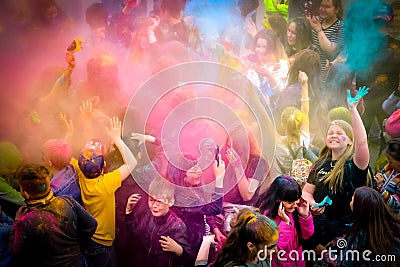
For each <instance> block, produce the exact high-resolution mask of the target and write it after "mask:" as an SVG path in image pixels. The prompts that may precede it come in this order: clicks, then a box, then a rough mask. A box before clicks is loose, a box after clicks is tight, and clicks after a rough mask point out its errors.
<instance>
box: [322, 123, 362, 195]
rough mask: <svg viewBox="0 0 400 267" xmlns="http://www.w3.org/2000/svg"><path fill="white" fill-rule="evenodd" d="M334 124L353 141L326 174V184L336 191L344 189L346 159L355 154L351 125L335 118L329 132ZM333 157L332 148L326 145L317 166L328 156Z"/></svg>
mask: <svg viewBox="0 0 400 267" xmlns="http://www.w3.org/2000/svg"><path fill="white" fill-rule="evenodd" d="M332 125H337V126H339V127H340V128H342V130H343V131H344V132H345V133H346V135H347V136H348V137H349V138H350V140H351V143H350V144H349V145H348V146H347V148H346V150H345V151H344V153H343V155H342V156H341V157H340V158H339V159H338V160H337V162H336V164H335V166H334V167H333V169H332V170H331V171H330V172H329V173H328V174H326V175H325V179H324V184H328V185H329V189H330V190H331V191H332V192H334V193H336V192H337V189H342V187H343V177H344V171H345V163H346V161H348V160H350V159H352V157H353V154H354V142H353V141H354V133H353V128H352V127H351V125H350V124H349V123H347V122H345V121H343V120H334V121H331V122H330V123H329V126H328V130H327V133H328V131H329V128H330V127H331V126H332ZM331 157H332V150H331V149H330V148H328V147H327V146H326V145H325V146H324V148H323V149H322V150H321V153H320V155H319V159H318V161H317V166H322V165H323V164H324V163H325V161H326V160H327V159H328V158H331Z"/></svg>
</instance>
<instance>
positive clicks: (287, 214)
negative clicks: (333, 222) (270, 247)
mask: <svg viewBox="0 0 400 267" xmlns="http://www.w3.org/2000/svg"><path fill="white" fill-rule="evenodd" d="M301 195H302V191H301V187H300V185H299V184H298V183H297V181H296V180H295V179H294V178H293V177H291V176H289V175H285V174H284V175H281V176H278V177H277V178H276V179H275V180H274V182H273V183H272V184H271V186H270V188H269V189H268V190H267V191H266V192H265V193H264V194H262V195H261V196H260V198H259V201H258V203H257V205H256V206H257V207H259V208H260V210H261V212H262V213H263V214H264V215H266V216H268V217H270V218H273V219H275V222H276V223H277V224H278V232H279V238H278V243H277V251H279V253H280V254H279V255H281V254H282V255H283V257H279V258H278V257H277V253H274V257H273V258H272V262H273V264H272V266H294V265H295V266H305V261H304V260H303V259H302V257H301V255H302V251H303V248H302V240H305V239H308V238H310V237H311V235H312V234H313V233H314V224H313V219H312V216H311V213H310V208H309V203H308V201H307V200H306V199H304V198H303V197H302V196H301ZM294 250H295V251H297V252H298V254H297V255H300V257H298V258H296V257H289V253H290V255H292V251H294ZM280 251H285V253H284V254H283V252H280ZM285 255H286V256H285Z"/></svg>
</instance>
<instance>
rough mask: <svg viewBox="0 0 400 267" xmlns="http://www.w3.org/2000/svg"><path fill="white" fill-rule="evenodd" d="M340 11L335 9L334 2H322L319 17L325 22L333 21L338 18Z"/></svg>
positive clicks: (323, 0)
mask: <svg viewBox="0 0 400 267" xmlns="http://www.w3.org/2000/svg"><path fill="white" fill-rule="evenodd" d="M338 13H339V10H338V9H336V8H335V6H334V5H333V2H332V0H322V2H321V5H320V7H319V16H320V17H321V19H323V20H333V19H336V18H337V14H338Z"/></svg>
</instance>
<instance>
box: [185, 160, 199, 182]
mask: <svg viewBox="0 0 400 267" xmlns="http://www.w3.org/2000/svg"><path fill="white" fill-rule="evenodd" d="M202 173H203V172H202V171H201V168H200V167H199V165H197V164H196V165H194V166H193V167H192V168H190V169H189V170H187V171H186V177H185V182H186V183H187V184H188V185H190V186H197V185H199V184H200V182H201V180H200V177H201V174H202Z"/></svg>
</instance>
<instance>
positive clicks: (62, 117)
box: [58, 112, 75, 134]
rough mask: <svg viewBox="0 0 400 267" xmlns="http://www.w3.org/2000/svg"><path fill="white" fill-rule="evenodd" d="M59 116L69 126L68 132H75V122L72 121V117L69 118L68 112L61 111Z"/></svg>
mask: <svg viewBox="0 0 400 267" xmlns="http://www.w3.org/2000/svg"><path fill="white" fill-rule="evenodd" d="M58 118H59V119H60V121H61V122H62V123H63V124H64V125H65V127H66V128H67V134H73V133H74V130H75V129H74V123H73V122H72V120H71V119H68V118H67V113H64V112H60V113H59V114H58Z"/></svg>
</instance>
